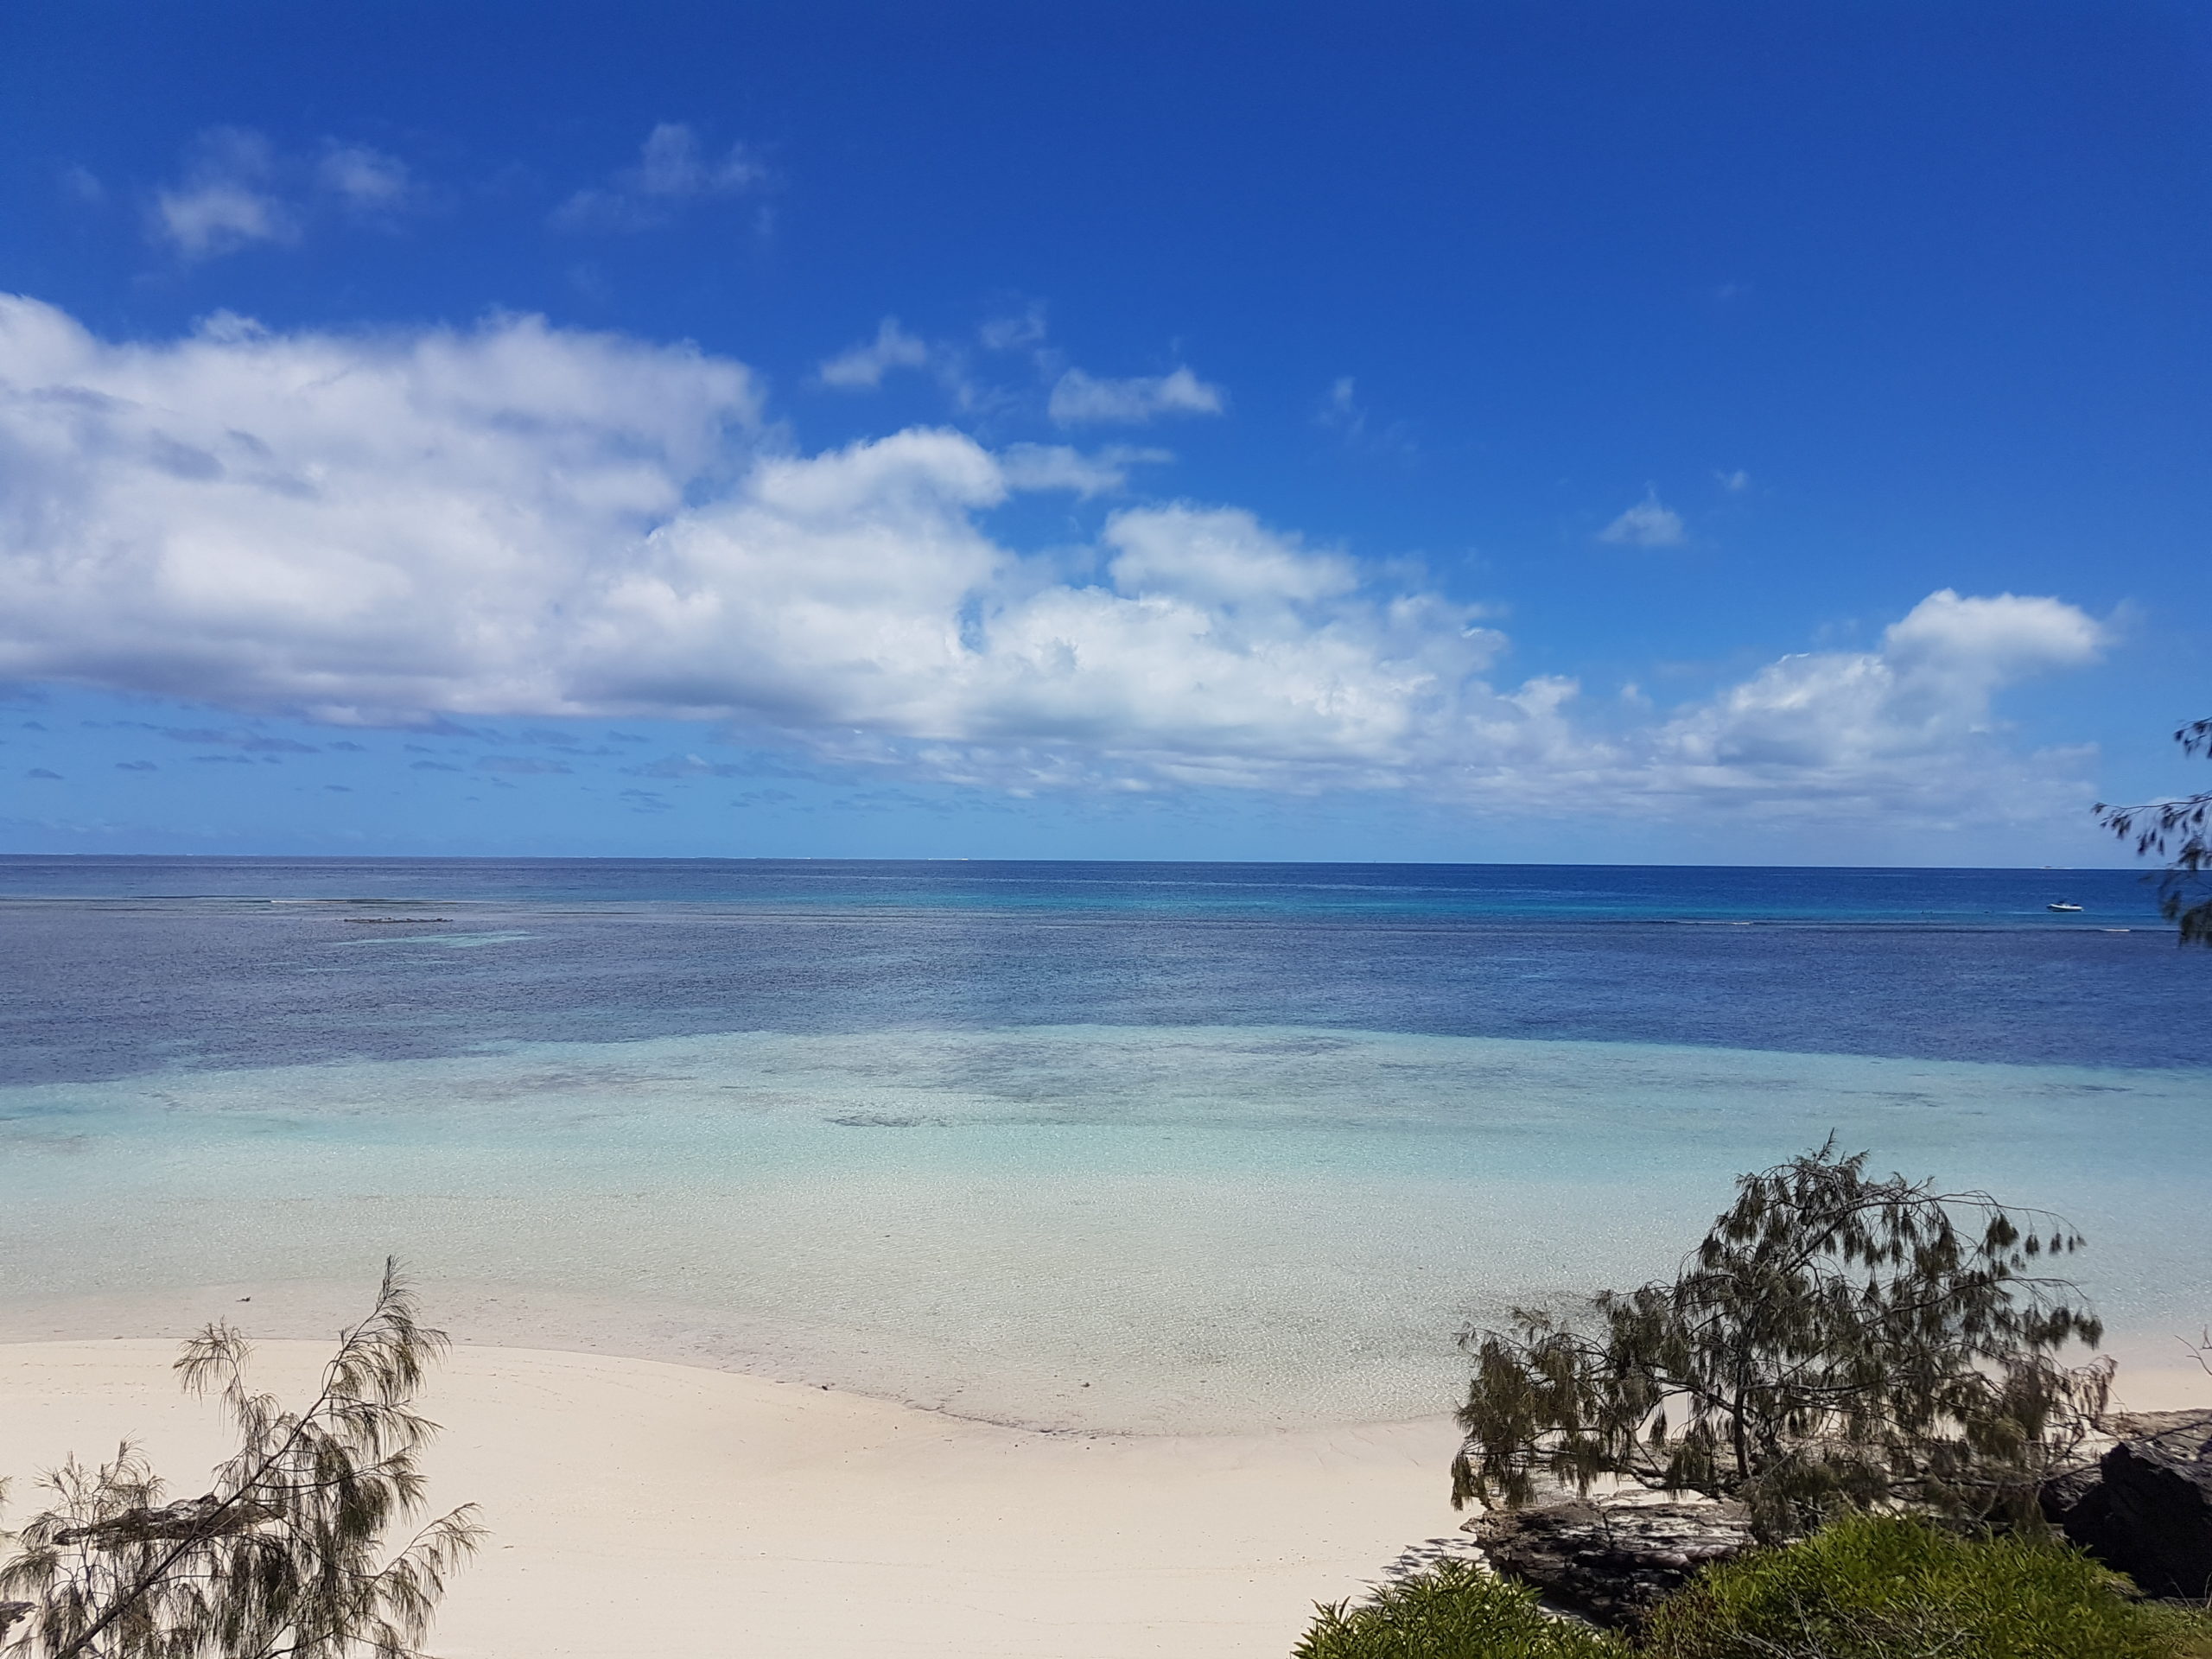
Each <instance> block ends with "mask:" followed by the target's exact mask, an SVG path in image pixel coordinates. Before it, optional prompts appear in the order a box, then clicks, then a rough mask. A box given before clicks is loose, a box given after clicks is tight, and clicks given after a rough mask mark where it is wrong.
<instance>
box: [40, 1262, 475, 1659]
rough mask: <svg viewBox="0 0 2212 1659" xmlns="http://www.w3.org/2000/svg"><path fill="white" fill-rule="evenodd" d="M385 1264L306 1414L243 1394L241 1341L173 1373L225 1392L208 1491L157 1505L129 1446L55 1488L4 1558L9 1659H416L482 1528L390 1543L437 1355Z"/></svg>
mask: <svg viewBox="0 0 2212 1659" xmlns="http://www.w3.org/2000/svg"><path fill="white" fill-rule="evenodd" d="M445 1345H446V1338H445V1336H444V1334H443V1333H442V1332H437V1331H433V1330H429V1329H427V1328H425V1327H424V1326H423V1325H420V1324H419V1323H417V1321H416V1313H415V1302H414V1298H413V1296H412V1295H411V1294H410V1292H409V1291H408V1289H407V1287H405V1285H404V1284H403V1283H402V1282H401V1281H400V1279H399V1277H398V1275H397V1272H396V1271H395V1269H394V1267H393V1264H391V1263H390V1262H387V1263H386V1264H385V1276H384V1282H383V1285H382V1287H380V1288H379V1289H378V1293H377V1300H376V1306H375V1307H374V1308H373V1309H372V1311H371V1313H370V1314H369V1316H368V1317H367V1318H366V1319H364V1320H362V1321H361V1322H360V1323H359V1325H354V1326H353V1328H352V1329H350V1330H348V1331H346V1332H344V1333H343V1334H342V1335H341V1336H340V1339H339V1345H338V1351H337V1354H336V1355H335V1356H334V1357H333V1358H332V1359H331V1361H330V1363H328V1364H327V1366H325V1367H324V1369H323V1372H322V1379H321V1388H320V1389H319V1390H318V1392H317V1393H316V1395H315V1399H314V1400H313V1401H312V1402H310V1403H309V1404H308V1406H307V1407H306V1408H304V1409H302V1410H300V1411H296V1412H291V1411H286V1410H284V1409H283V1408H282V1407H281V1406H280V1405H279V1404H278V1402H277V1400H276V1399H275V1398H273V1397H272V1396H270V1395H266V1394H257V1393H255V1392H253V1391H252V1389H250V1388H249V1387H248V1386H247V1384H246V1376H245V1365H246V1359H247V1355H248V1349H247V1345H246V1343H245V1338H243V1337H241V1336H240V1335H239V1334H238V1332H236V1331H234V1330H232V1329H231V1328H230V1327H229V1326H228V1325H210V1326H208V1328H207V1330H206V1331H205V1332H202V1333H201V1334H200V1336H199V1337H197V1338H194V1339H193V1340H192V1341H191V1342H189V1343H188V1344H186V1345H185V1349H184V1352H183V1354H182V1356H181V1357H180V1358H179V1359H178V1361H177V1363H176V1369H177V1371H178V1372H179V1374H180V1376H181V1381H182V1383H183V1384H184V1386H185V1388H186V1389H188V1390H189V1391H191V1392H192V1393H194V1394H207V1393H210V1392H213V1393H217V1394H219V1396H220V1397H221V1399H222V1401H223V1403H224V1406H225V1408H226V1410H227V1412H228V1414H229V1416H230V1418H231V1420H232V1423H233V1424H234V1425H235V1426H236V1428H237V1430H238V1440H239V1445H238V1452H236V1453H235V1454H234V1455H233V1456H232V1457H231V1458H230V1459H228V1460H227V1461H226V1462H225V1463H224V1464H223V1465H222V1466H221V1467H220V1468H219V1469H217V1470H216V1471H215V1475H214V1481H213V1487H212V1488H211V1490H210V1491H208V1492H207V1494H206V1495H205V1496H203V1497H193V1498H186V1499H182V1500H181V1501H178V1502H175V1503H164V1502H163V1497H164V1489H163V1486H162V1482H161V1481H160V1479H159V1478H157V1477H156V1475H155V1473H154V1472H153V1471H152V1469H151V1468H150V1467H149V1465H147V1463H146V1461H145V1459H143V1457H142V1456H141V1455H140V1454H139V1452H137V1449H136V1448H135V1447H133V1446H130V1444H129V1443H127V1442H126V1443H125V1444H124V1446H123V1448H122V1449H121V1450H120V1451H119V1452H118V1453H117V1454H116V1458H115V1460H114V1461H113V1462H112V1463H107V1464H103V1465H99V1467H97V1468H91V1469H88V1468H86V1467H85V1466H84V1465H81V1464H79V1463H78V1462H76V1461H75V1460H74V1459H72V1460H71V1461H70V1462H68V1463H67V1464H64V1465H62V1467H61V1468H60V1469H59V1470H57V1471H54V1473H52V1474H51V1475H49V1476H48V1477H47V1478H46V1479H45V1481H44V1483H43V1484H44V1485H45V1486H46V1487H47V1488H48V1490H49V1491H51V1492H52V1493H53V1495H54V1506H53V1507H52V1508H50V1509H48V1510H47V1511H46V1512H45V1513H43V1514H41V1515H39V1516H36V1517H35V1518H34V1519H33V1520H32V1521H31V1522H29V1524H28V1525H26V1526H25V1527H24V1529H23V1530H22V1533H21V1535H19V1536H18V1537H17V1539H16V1545H17V1548H16V1553H15V1554H14V1555H13V1557H12V1558H11V1559H10V1560H7V1561H6V1563H5V1564H4V1566H0V1597H5V1596H13V1597H20V1598H22V1599H23V1602H24V1603H25V1604H27V1605H22V1607H21V1612H20V1617H19V1618H17V1619H16V1621H14V1622H15V1624H16V1629H15V1630H14V1631H13V1633H12V1634H13V1639H12V1640H10V1641H9V1642H7V1643H5V1644H4V1646H0V1652H4V1654H5V1655H6V1656H7V1659H365V1656H375V1659H420V1647H419V1644H420V1643H421V1642H422V1640H423V1637H424V1635H425V1633H426V1632H427V1631H428V1630H429V1624H430V1619H431V1616H432V1614H433V1612H434V1611H435V1608H436V1605H437V1601H438V1598H439V1596H440V1594H441V1593H442V1591H443V1589H444V1587H445V1582H446V1579H447V1576H448V1573H451V1572H452V1571H453V1569H454V1567H456V1566H457V1565H458V1564H459V1563H460V1562H461V1560H462V1559H463V1558H465V1557H466V1556H467V1555H468V1554H471V1553H472V1552H473V1551H474V1549H475V1548H476V1547H477V1544H478V1542H479V1541H480V1537H481V1535H482V1532H481V1529H480V1528H479V1527H478V1526H477V1525H476V1524H475V1522H474V1506H473V1505H472V1506H468V1507H465V1508H462V1509H459V1510H454V1512H453V1513H452V1514H450V1515H448V1516H443V1517H442V1518H440V1519H439V1520H436V1521H434V1522H431V1523H430V1524H429V1526H428V1527H426V1528H424V1529H423V1530H422V1531H421V1532H419V1533H418V1534H416V1536H415V1537H414V1538H413V1540H412V1541H410V1542H409V1543H407V1544H406V1545H405V1546H404V1548H400V1549H398V1550H397V1552H396V1553H388V1549H387V1546H386V1544H385V1534H386V1532H387V1530H388V1529H391V1528H392V1527H393V1526H395V1525H396V1524H398V1523H401V1522H404V1521H405V1520H406V1519H407V1518H408V1517H409V1516H411V1515H412V1514H414V1513H415V1512H416V1510H419V1509H420V1507H421V1505H422V1501H423V1478H422V1476H421V1474H420V1473H419V1472H418V1471H417V1470H416V1452H417V1450H418V1449H419V1448H420V1447H421V1446H422V1445H423V1442H424V1441H425V1440H428V1439H429V1436H430V1435H431V1434H432V1433H435V1429H436V1425H435V1424H433V1423H431V1422H430V1421H429V1420H427V1419H426V1418H424V1417H423V1416H422V1415H420V1414H418V1413H417V1412H416V1411H415V1410H414V1408H413V1405H412V1402H413V1400H414V1397H415V1395H416V1390H417V1389H419V1388H420V1387H421V1385H422V1382H423V1374H424V1371H425V1370H426V1369H427V1368H428V1366H429V1364H430V1363H431V1362H432V1361H434V1360H435V1358H436V1357H437V1356H438V1355H439V1354H440V1353H441V1352H442V1351H443V1349H444V1347H445Z"/></svg>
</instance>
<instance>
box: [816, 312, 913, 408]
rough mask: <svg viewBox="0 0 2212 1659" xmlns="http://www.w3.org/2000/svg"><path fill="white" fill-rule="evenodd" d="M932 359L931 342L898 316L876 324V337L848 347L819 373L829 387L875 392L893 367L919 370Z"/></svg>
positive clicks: (823, 382) (824, 365)
mask: <svg viewBox="0 0 2212 1659" xmlns="http://www.w3.org/2000/svg"><path fill="white" fill-rule="evenodd" d="M929 360H930V348H929V346H928V345H927V344H926V343H925V342H924V341H922V340H917V339H916V338H915V337H914V336H913V335H912V334H908V333H907V332H906V330H905V329H903V328H901V327H899V319H898V318H896V317H886V318H885V319H884V320H883V321H881V322H880V323H879V324H877V325H876V330H875V338H874V340H864V341H862V342H861V344H860V345H857V346H848V347H847V348H846V349H845V350H843V351H842V352H840V353H837V355H836V356H835V357H833V358H830V359H827V360H826V361H825V362H823V365H822V366H821V367H820V368H819V369H817V371H816V375H817V378H819V379H820V380H821V382H822V384H823V385H825V386H842V387H845V388H847V389H849V390H862V389H865V390H867V391H874V389H875V388H876V387H878V386H880V385H882V384H883V377H884V376H885V375H886V374H887V373H888V372H890V371H891V370H893V369H918V368H923V367H925V366H926V365H928V363H929Z"/></svg>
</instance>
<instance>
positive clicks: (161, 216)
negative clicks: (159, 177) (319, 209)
mask: <svg viewBox="0 0 2212 1659" xmlns="http://www.w3.org/2000/svg"><path fill="white" fill-rule="evenodd" d="M194 150H195V154H194V156H193V159H192V161H191V162H190V163H189V164H188V166H187V167H186V168H185V174H184V178H183V180H182V181H181V182H180V183H179V184H178V185H177V186H176V187H175V188H172V189H168V190H163V191H161V192H159V193H158V194H156V196H155V198H154V218H153V229H154V232H155V234H156V235H157V236H159V237H162V238H165V239H166V240H168V242H170V243H171V244H173V245H175V248H176V250H177V251H178V252H180V253H181V254H182V255H183V256H184V257H186V258H188V259H206V258H211V257H214V256H215V255H218V254H224V253H230V252H233V251H236V250H238V249H239V248H242V247H245V246H246V245H249V244H250V243H254V242H276V243H290V242H296V241H297V240H298V239H299V226H298V223H297V221H296V215H295V213H294V212H293V210H292V208H291V207H289V206H288V205H287V204H286V203H285V202H283V200H280V199H279V198H278V196H277V194H276V193H275V192H274V190H273V189H272V188H270V181H271V180H272V179H273V178H274V176H275V174H276V171H277V160H276V153H275V151H274V150H273V149H271V148H270V143H269V141H268V140H267V139H266V138H264V137H262V136H261V135H260V134H259V133H257V132H249V131H245V130H241V129H238V128H236V127H220V128H217V129H215V130H213V131H211V132H208V133H206V134H203V135H202V136H201V137H200V141H199V143H198V144H197V145H195V146H194Z"/></svg>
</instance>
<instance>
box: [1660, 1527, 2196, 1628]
mask: <svg viewBox="0 0 2212 1659" xmlns="http://www.w3.org/2000/svg"><path fill="white" fill-rule="evenodd" d="M1639 1636H1640V1638H1641V1642H1642V1649H1641V1651H1642V1653H1643V1659H2209V1656H2212V1618H2207V1617H2205V1615H2204V1614H2203V1613H2202V1611H2197V1610H2190V1609H2185V1608H2183V1607H2180V1606H2177V1605H2163V1606H2162V1605H2158V1604H2157V1603H2150V1602H2145V1600H2144V1599H2142V1598H2141V1597H2140V1596H2139V1594H2137V1593H2136V1592H2135V1588H2134V1586H2133V1585H2131V1584H2129V1583H2128V1582H2127V1580H2125V1579H2123V1578H2121V1577H2120V1574H2118V1573H2112V1572H2107V1570H2106V1569H2105V1568H2103V1567H2100V1566H2098V1565H2097V1564H2096V1562H2094V1561H2093V1560H2090V1559H2089V1558H2088V1556H2087V1555H2084V1554H2082V1553H2081V1552H2080V1551H2079V1550H2076V1549H2073V1548H2069V1547H2068V1546H2067V1545H2066V1544H2065V1543H2064V1542H2063V1541H2059V1540H2056V1539H2052V1538H2048V1537H2041V1538H2039V1537H2035V1536H2032V1535H2021V1534H2017V1533H2016V1534H2012V1535H2006V1536H1997V1537H1989V1536H1980V1537H1977V1536H1973V1535H1961V1534H1960V1533H1958V1532H1955V1531H1952V1530H1949V1529H1945V1528H1941V1527H1937V1526H1934V1525H1931V1524H1930V1523H1929V1522H1927V1521H1925V1520H1921V1519H1916V1518H1914V1517H1910V1516H1897V1515H1860V1516H1850V1517H1848V1518H1847V1519H1845V1520H1843V1521H1840V1522H1837V1523H1836V1524H1835V1525H1834V1526H1830V1527H1826V1528H1823V1529H1821V1531H1820V1532H1818V1533H1816V1534H1815V1535H1813V1536H1812V1537H1810V1538H1808V1539H1806V1540H1805V1541H1802V1543H1796V1544H1792V1545H1790V1546H1789V1548H1787V1549H1770V1550H1756V1551H1753V1552H1752V1553H1751V1554H1748V1555H1745V1556H1744V1557H1742V1558H1741V1559H1739V1560H1734V1561H1730V1562H1727V1563H1726V1564H1724V1565H1721V1566H1718V1567H1709V1568H1707V1570H1706V1571H1705V1572H1703V1573H1700V1574H1699V1575H1698V1577H1697V1578H1696V1580H1694V1581H1693V1582H1692V1583H1691V1584H1690V1586H1688V1588H1687V1589H1685V1590H1682V1591H1681V1592H1677V1593H1676V1594H1675V1595H1673V1596H1671V1597H1669V1599H1667V1600H1665V1601H1664V1602H1662V1603H1661V1604H1660V1605H1659V1607H1658V1609H1657V1611H1656V1612H1655V1613H1654V1614H1653V1615H1652V1617H1651V1618H1650V1619H1649V1621H1648V1622H1647V1623H1646V1624H1645V1625H1644V1627H1643V1630H1641V1631H1640V1632H1639Z"/></svg>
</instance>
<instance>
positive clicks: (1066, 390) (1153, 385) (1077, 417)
mask: <svg viewBox="0 0 2212 1659" xmlns="http://www.w3.org/2000/svg"><path fill="white" fill-rule="evenodd" d="M1227 406H1228V394H1227V393H1225V392H1224V391H1222V389H1221V388H1220V387H1219V386H1216V385H1209V384H1207V383H1206V382H1205V381H1204V380H1201V379H1199V378H1198V376H1197V375H1195V374H1193V373H1192V372H1191V371H1190V370H1188V369H1182V368H1179V369H1177V370H1175V371H1174V372H1172V373H1169V374H1160V375H1138V376H1135V377H1133V378H1128V379H1125V380H1104V379H1100V378H1096V377H1095V376H1092V375H1088V374H1085V373H1084V372H1083V371H1082V370H1081V369H1070V370H1068V371H1067V372H1066V373H1065V374H1063V375H1061V376H1060V378H1059V379H1058V381H1057V382H1055V383H1054V385H1053V386H1052V397H1051V399H1050V401H1049V402H1048V403H1047V404H1046V413H1047V414H1049V415H1050V416H1052V419H1053V421H1054V422H1055V423H1057V424H1058V425H1061V426H1094V425H1116V426H1141V425H1142V424H1144V423H1146V422H1147V421H1150V420H1153V419H1154V418H1155V417H1157V416H1161V415H1218V414H1220V413H1221V412H1222V410H1224V409H1225V408H1226V407H1227Z"/></svg>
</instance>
